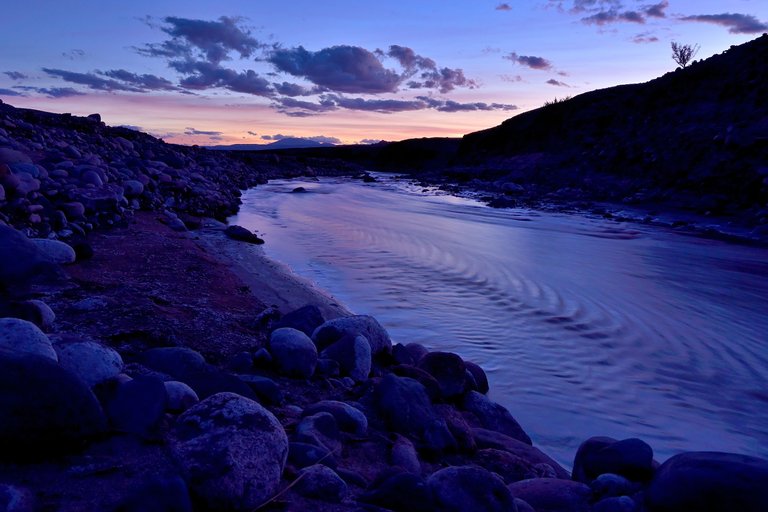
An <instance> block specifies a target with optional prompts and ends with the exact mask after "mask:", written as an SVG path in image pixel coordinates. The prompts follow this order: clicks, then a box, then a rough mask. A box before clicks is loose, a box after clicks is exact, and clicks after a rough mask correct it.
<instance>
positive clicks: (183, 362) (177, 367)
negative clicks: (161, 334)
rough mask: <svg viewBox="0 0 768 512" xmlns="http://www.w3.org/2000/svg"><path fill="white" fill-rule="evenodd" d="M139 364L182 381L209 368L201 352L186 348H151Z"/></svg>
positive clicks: (140, 358)
mask: <svg viewBox="0 0 768 512" xmlns="http://www.w3.org/2000/svg"><path fill="white" fill-rule="evenodd" d="M139 362H140V363H141V364H143V365H144V366H146V367H147V368H151V369H153V370H156V371H158V372H161V373H165V374H167V375H170V376H171V377H174V378H176V379H178V380H181V381H183V380H184V378H185V377H187V376H188V375H190V374H193V373H198V372H201V371H204V370H205V369H206V367H207V364H206V362H205V358H204V357H203V356H202V355H201V354H200V353H199V352H196V351H194V350H192V349H191V348H186V347H159V348H151V349H149V350H146V351H145V352H144V353H143V354H141V356H140V357H139Z"/></svg>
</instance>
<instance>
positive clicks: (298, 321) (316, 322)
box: [274, 304, 325, 337]
mask: <svg viewBox="0 0 768 512" xmlns="http://www.w3.org/2000/svg"><path fill="white" fill-rule="evenodd" d="M324 322H325V318H323V313H322V312H321V311H320V308H318V307H317V306H315V305H314V304H307V305H306V306H303V307H300V308H299V309H296V310H294V311H291V312H290V313H288V314H286V315H285V316H283V317H282V318H281V319H280V320H278V321H277V323H276V324H275V326H274V328H275V329H280V328H281V327H291V328H292V329H297V330H299V331H301V332H303V333H304V334H306V335H307V336H310V337H311V336H312V333H313V332H315V329H317V328H318V327H319V326H321V325H322V324H323V323H324Z"/></svg>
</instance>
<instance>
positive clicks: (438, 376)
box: [417, 352, 467, 399]
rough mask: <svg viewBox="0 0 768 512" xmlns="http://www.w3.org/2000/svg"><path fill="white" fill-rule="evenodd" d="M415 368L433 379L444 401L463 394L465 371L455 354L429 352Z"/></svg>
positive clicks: (460, 360) (459, 358) (462, 362)
mask: <svg viewBox="0 0 768 512" xmlns="http://www.w3.org/2000/svg"><path fill="white" fill-rule="evenodd" d="M417 367H418V368H420V369H422V370H424V371H425V372H427V373H429V374H430V375H431V376H432V377H434V378H435V380H436V381H437V383H438V384H439V386H440V394H441V395H442V397H443V398H444V399H451V398H455V397H457V396H459V395H461V394H462V393H464V388H465V387H466V375H465V374H466V371H467V370H466V366H465V365H464V361H463V360H462V359H461V357H459V356H458V355H457V354H454V353H452V352H430V353H428V354H426V355H425V356H424V357H422V358H421V359H420V360H419V362H418V364H417Z"/></svg>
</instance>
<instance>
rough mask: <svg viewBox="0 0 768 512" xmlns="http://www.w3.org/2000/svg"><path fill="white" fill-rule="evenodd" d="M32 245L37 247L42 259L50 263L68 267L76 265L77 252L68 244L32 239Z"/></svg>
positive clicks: (44, 239)
mask: <svg viewBox="0 0 768 512" xmlns="http://www.w3.org/2000/svg"><path fill="white" fill-rule="evenodd" d="M31 241H32V243H34V244H35V246H36V247H37V251H38V254H39V255H40V257H41V258H42V259H43V260H44V261H47V262H49V263H56V264H59V265H66V264H69V263H74V262H75V260H76V259H77V255H76V254H75V250H74V249H73V248H72V247H70V246H69V245H68V244H65V243H64V242H61V241H59V240H48V239H46V238H32V239H31Z"/></svg>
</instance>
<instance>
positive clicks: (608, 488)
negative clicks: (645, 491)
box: [589, 473, 640, 498]
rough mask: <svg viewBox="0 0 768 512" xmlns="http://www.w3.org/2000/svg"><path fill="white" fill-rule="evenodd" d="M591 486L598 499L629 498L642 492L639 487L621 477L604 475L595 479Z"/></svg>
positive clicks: (611, 474)
mask: <svg viewBox="0 0 768 512" xmlns="http://www.w3.org/2000/svg"><path fill="white" fill-rule="evenodd" d="M589 486H590V487H591V488H592V493H593V494H594V496H595V497H596V498H612V497H616V496H629V495H631V494H634V493H635V492H637V491H638V490H640V488H639V485H637V484H634V483H632V482H630V481H629V480H628V479H626V478H624V477H623V476H621V475H614V474H613V473H603V474H602V475H600V476H598V477H597V478H595V479H594V480H593V481H592V483H591V484H589Z"/></svg>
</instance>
